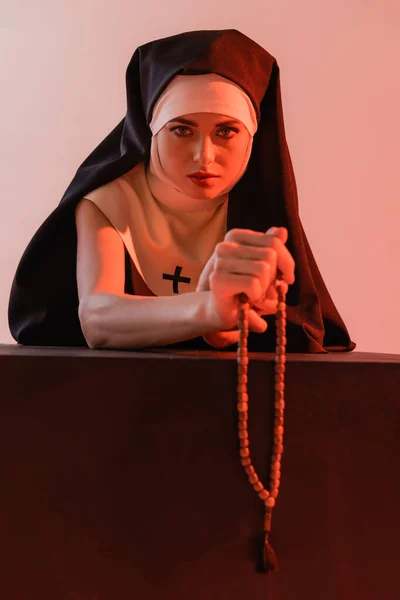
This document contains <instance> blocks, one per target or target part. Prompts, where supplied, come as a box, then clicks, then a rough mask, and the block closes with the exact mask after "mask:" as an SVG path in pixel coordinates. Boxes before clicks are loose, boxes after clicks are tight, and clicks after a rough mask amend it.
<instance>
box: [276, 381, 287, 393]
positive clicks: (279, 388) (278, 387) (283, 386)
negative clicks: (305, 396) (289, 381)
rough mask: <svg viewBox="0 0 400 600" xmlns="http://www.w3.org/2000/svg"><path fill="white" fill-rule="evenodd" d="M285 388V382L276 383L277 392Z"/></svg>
mask: <svg viewBox="0 0 400 600" xmlns="http://www.w3.org/2000/svg"><path fill="white" fill-rule="evenodd" d="M284 389H285V384H284V383H283V382H282V383H276V384H275V391H276V392H283V390H284Z"/></svg>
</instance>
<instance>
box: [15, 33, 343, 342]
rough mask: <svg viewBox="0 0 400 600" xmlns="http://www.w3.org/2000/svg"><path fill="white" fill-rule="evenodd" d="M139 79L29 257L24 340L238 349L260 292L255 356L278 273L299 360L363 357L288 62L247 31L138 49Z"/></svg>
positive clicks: (20, 318) (20, 324) (19, 295)
mask: <svg viewBox="0 0 400 600" xmlns="http://www.w3.org/2000/svg"><path fill="white" fill-rule="evenodd" d="M126 80H127V100H128V102H127V104H128V106H127V114H126V117H125V118H124V119H123V120H122V121H121V123H120V124H119V125H118V126H117V127H116V128H115V129H114V131H113V132H111V134H110V135H109V136H108V137H107V138H106V139H105V140H104V141H103V142H102V143H101V144H100V145H99V146H98V148H96V150H95V151H94V152H93V153H92V154H91V155H90V156H89V157H88V159H87V160H86V161H85V162H84V163H83V164H82V165H81V167H80V168H79V169H78V172H77V174H76V176H75V178H74V180H73V181H72V183H71V184H70V186H69V188H68V189H67V191H66V193H65V195H64V197H63V199H62V201H61V203H60V205H59V206H58V208H57V209H56V210H55V211H54V212H53V213H52V214H51V215H50V217H49V218H48V219H47V220H46V222H45V223H44V224H43V225H42V227H41V228H40V229H39V231H38V232H37V233H36V235H35V236H34V238H33V240H32V241H31V243H30V245H29V246H28V248H27V250H26V251H25V253H24V256H23V257H22V260H21V262H20V265H19V267H18V270H17V273H16V276H15V279H14V282H13V288H12V291H11V298H10V310H9V319H10V328H11V331H12V334H13V336H14V337H15V339H16V340H17V341H19V342H20V343H25V344H37V345H41V344H43V345H81V344H85V343H87V344H88V345H89V346H90V347H93V348H101V347H112V348H136V347H143V346H159V345H163V346H164V345H170V344H173V343H179V342H184V344H183V345H184V346H186V347H194V348H202V347H203V348H204V347H209V344H212V345H214V346H219V347H224V346H229V345H230V344H232V343H234V342H235V341H237V331H236V330H235V324H236V321H237V313H238V297H239V294H241V293H245V294H246V295H247V296H248V298H249V300H250V303H251V306H252V311H251V312H250V329H251V330H252V331H253V335H252V336H251V338H250V341H249V347H250V349H253V350H264V351H271V350H273V349H274V346H275V336H274V320H273V319H274V312H275V303H276V288H275V280H276V273H277V268H279V270H280V271H281V272H282V273H283V276H284V280H285V284H284V286H285V291H287V292H288V293H287V337H288V340H287V350H288V351H301V352H326V351H340V350H342V351H343V350H352V349H353V348H354V347H355V344H354V343H353V342H351V341H350V339H349V336H348V334H347V331H346V328H345V326H344V324H343V322H342V320H341V318H340V316H339V314H338V313H337V311H336V308H335V307H334V305H333V302H332V300H331V298H330V296H329V293H328V291H327V290H326V287H325V285H324V283H323V281H322V278H321V276H320V274H319V271H318V268H317V266H316V264H315V261H314V259H313V256H312V253H311V250H310V248H309V245H308V243H307V239H306V236H305V234H304V232H303V229H302V226H301V223H300V219H299V216H298V210H297V196H296V189H295V182H294V176H293V172H292V167H291V163H290V157H289V152H288V149H287V145H286V141H285V136H284V126H283V117H282V107H281V99H280V87H279V72H278V67H277V65H276V62H275V59H274V58H273V57H272V56H271V55H270V54H268V52H266V51H265V50H264V49H263V48H261V47H260V46H258V45H257V44H256V43H255V42H253V41H252V40H250V39H249V38H247V37H246V36H244V35H243V34H241V33H240V32H238V31H235V30H226V31H198V32H189V33H184V34H180V35H177V36H172V37H169V38H165V39H162V40H157V41H154V42H150V43H149V44H146V45H144V46H142V47H140V48H138V49H137V50H136V52H135V54H134V56H133V57H132V60H131V62H130V64H129V67H128V70H127V78H126ZM274 227H275V228H274ZM264 232H267V233H264ZM286 244H287V247H286ZM288 286H289V288H288ZM261 316H265V317H266V320H264V319H262V318H261ZM267 325H268V328H266V327H267ZM204 340H206V341H204ZM185 342H186V343H185Z"/></svg>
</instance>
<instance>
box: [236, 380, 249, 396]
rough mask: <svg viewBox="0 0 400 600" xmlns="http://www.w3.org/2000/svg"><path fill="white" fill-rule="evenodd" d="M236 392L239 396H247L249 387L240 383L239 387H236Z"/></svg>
mask: <svg viewBox="0 0 400 600" xmlns="http://www.w3.org/2000/svg"><path fill="white" fill-rule="evenodd" d="M236 391H237V392H238V394H247V385H246V384H245V383H239V385H238V386H236Z"/></svg>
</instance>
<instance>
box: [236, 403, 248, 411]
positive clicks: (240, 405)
mask: <svg viewBox="0 0 400 600" xmlns="http://www.w3.org/2000/svg"><path fill="white" fill-rule="evenodd" d="M248 408H249V405H248V403H247V402H238V403H237V409H238V411H239V412H245V411H247V409H248Z"/></svg>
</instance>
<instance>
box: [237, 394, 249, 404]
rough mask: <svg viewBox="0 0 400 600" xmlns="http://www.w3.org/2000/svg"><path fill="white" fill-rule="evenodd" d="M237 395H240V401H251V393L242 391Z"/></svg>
mask: <svg viewBox="0 0 400 600" xmlns="http://www.w3.org/2000/svg"><path fill="white" fill-rule="evenodd" d="M237 396H238V402H248V401H249V395H248V394H245V393H244V392H240V394H238V395H237Z"/></svg>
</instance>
